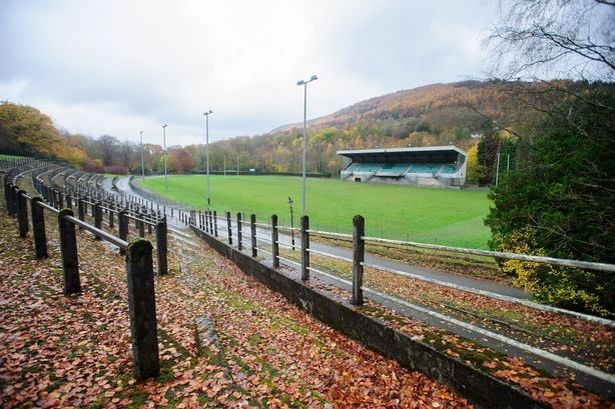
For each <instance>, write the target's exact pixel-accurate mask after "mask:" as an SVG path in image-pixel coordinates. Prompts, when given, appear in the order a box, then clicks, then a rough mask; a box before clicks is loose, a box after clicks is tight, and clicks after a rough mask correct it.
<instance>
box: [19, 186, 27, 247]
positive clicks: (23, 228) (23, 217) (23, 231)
mask: <svg viewBox="0 0 615 409" xmlns="http://www.w3.org/2000/svg"><path fill="white" fill-rule="evenodd" d="M17 220H18V222H19V237H21V238H22V239H25V238H26V235H27V234H28V227H29V226H28V199H26V192H24V191H23V190H18V191H17Z"/></svg>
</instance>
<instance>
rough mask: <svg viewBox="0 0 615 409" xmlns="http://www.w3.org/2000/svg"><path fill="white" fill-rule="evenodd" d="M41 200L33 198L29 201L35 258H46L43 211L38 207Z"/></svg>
mask: <svg viewBox="0 0 615 409" xmlns="http://www.w3.org/2000/svg"><path fill="white" fill-rule="evenodd" d="M42 201H43V199H41V198H40V197H33V198H32V200H30V213H31V214H32V234H33V235H34V252H35V255H36V258H47V257H48V256H49V255H48V253H47V235H46V232H45V210H44V209H43V208H42V207H41V206H39V203H41V202H42Z"/></svg>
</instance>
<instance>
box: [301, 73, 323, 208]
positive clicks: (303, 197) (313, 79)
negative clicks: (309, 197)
mask: <svg viewBox="0 0 615 409" xmlns="http://www.w3.org/2000/svg"><path fill="white" fill-rule="evenodd" d="M317 79H318V77H317V76H316V75H312V76H311V77H310V79H309V80H307V81H304V80H301V81H298V82H297V85H299V86H301V85H303V141H302V143H301V150H302V154H301V155H302V160H301V216H305V210H306V207H305V151H306V149H307V84H309V83H310V82H312V81H316V80H317Z"/></svg>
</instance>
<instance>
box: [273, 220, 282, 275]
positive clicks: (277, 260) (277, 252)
mask: <svg viewBox="0 0 615 409" xmlns="http://www.w3.org/2000/svg"><path fill="white" fill-rule="evenodd" d="M271 254H272V257H273V268H277V267H280V247H279V245H278V216H277V215H275V214H273V215H271Z"/></svg>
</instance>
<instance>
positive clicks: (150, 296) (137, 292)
mask: <svg viewBox="0 0 615 409" xmlns="http://www.w3.org/2000/svg"><path fill="white" fill-rule="evenodd" d="M3 187H4V189H3V190H4V197H5V203H6V204H7V206H6V208H7V213H8V215H9V216H13V217H17V221H18V225H19V236H20V237H22V238H25V237H26V236H27V233H28V230H29V225H28V206H27V202H28V201H29V202H30V212H31V220H32V235H33V239H34V240H33V241H34V247H35V257H36V258H39V259H40V258H46V257H48V251H47V231H46V227H45V211H47V212H49V213H51V214H53V215H55V216H57V222H58V235H59V238H60V254H61V261H62V272H63V281H64V286H63V288H64V290H63V291H64V294H66V295H70V294H76V293H80V292H82V288H81V279H80V274H79V255H78V251H77V236H76V231H75V226H79V227H81V228H83V229H85V230H86V231H89V232H91V233H92V234H94V235H95V236H96V237H98V238H100V239H102V240H105V241H107V242H109V243H112V244H114V245H116V246H118V247H119V248H120V249H122V250H124V251H125V253H126V273H127V282H128V308H129V315H130V328H131V340H132V341H131V342H132V351H133V363H134V368H133V372H134V375H135V377H136V378H137V379H138V380H144V379H148V378H154V377H157V376H158V375H159V374H160V360H159V353H158V336H157V333H158V332H157V322H156V301H155V294H154V270H153V262H152V245H151V243H150V242H149V241H147V240H145V239H143V238H137V239H135V240H132V241H131V242H127V241H125V240H123V239H121V238H119V237H116V236H114V235H112V234H110V233H108V232H106V231H104V230H102V229H100V228H99V227H97V226H92V225H91V224H88V223H86V222H85V221H83V220H80V219H79V218H76V217H74V213H73V211H72V210H71V209H67V208H64V209H57V208H55V207H53V206H50V205H48V204H46V203H44V202H43V199H42V198H41V197H38V196H36V197H31V196H30V195H28V194H27V193H26V192H25V191H23V190H19V189H18V188H17V187H16V186H15V185H13V184H12V183H11V182H10V181H9V177H5V178H4V183H3Z"/></svg>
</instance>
